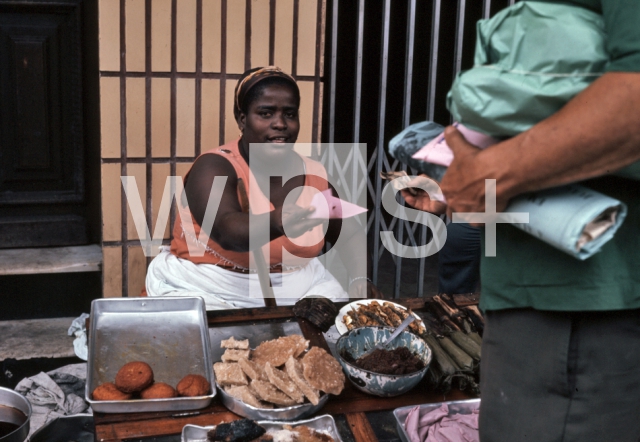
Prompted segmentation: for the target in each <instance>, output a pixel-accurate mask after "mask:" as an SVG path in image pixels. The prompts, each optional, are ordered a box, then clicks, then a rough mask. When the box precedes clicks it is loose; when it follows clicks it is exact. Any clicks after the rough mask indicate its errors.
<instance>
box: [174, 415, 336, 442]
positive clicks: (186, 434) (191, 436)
mask: <svg viewBox="0 0 640 442" xmlns="http://www.w3.org/2000/svg"><path fill="white" fill-rule="evenodd" d="M285 424H286V425H291V426H292V427H297V426H298V425H306V426H307V427H310V428H313V429H314V430H316V431H320V432H323V433H326V434H328V435H329V436H331V437H332V438H333V440H334V441H335V442H343V441H342V438H341V437H340V433H339V432H338V427H337V426H336V422H335V421H334V420H333V417H332V416H331V415H329V414H325V415H323V416H317V417H314V418H313V419H307V420H299V421H295V422H275V421H258V425H260V426H262V427H264V428H265V429H266V430H267V431H269V430H270V429H272V428H273V429H276V430H280V429H281V428H282V426H283V425H285ZM213 428H214V427H213V426H208V427H199V426H197V425H190V424H188V425H185V427H184V428H183V429H182V442H207V431H209V430H211V429H213Z"/></svg>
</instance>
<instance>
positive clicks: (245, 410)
mask: <svg viewBox="0 0 640 442" xmlns="http://www.w3.org/2000/svg"><path fill="white" fill-rule="evenodd" d="M216 385H217V384H216ZM218 390H219V391H220V399H221V400H222V404H223V405H224V406H225V407H227V408H228V409H229V410H230V411H232V412H234V413H235V414H237V415H239V416H244V417H246V418H249V419H253V420H255V421H257V420H268V421H292V420H295V419H302V418H304V417H307V416H310V415H312V414H313V413H315V412H316V411H318V410H320V409H321V408H322V407H324V404H326V403H327V401H328V400H329V395H328V394H326V393H323V394H322V396H320V400H319V401H318V405H313V404H312V403H309V402H307V403H306V404H301V405H292V406H291V407H282V408H256V407H253V406H251V405H248V404H245V403H244V402H242V401H241V400H240V399H236V398H235V397H233V396H231V395H230V394H229V393H227V392H226V391H224V389H223V388H222V387H220V386H219V385H218Z"/></svg>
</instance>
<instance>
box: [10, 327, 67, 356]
mask: <svg viewBox="0 0 640 442" xmlns="http://www.w3.org/2000/svg"><path fill="white" fill-rule="evenodd" d="M74 319H75V318H50V319H26V320H15V321H0V336H2V339H0V361H3V360H5V359H16V360H26V359H34V358H68V357H72V356H75V353H74V351H73V340H74V339H75V336H69V335H67V331H68V330H69V327H70V326H71V322H73V320H74Z"/></svg>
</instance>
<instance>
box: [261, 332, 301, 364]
mask: <svg viewBox="0 0 640 442" xmlns="http://www.w3.org/2000/svg"><path fill="white" fill-rule="evenodd" d="M308 346H309V341H308V340H306V339H305V338H303V337H302V336H300V335H290V336H282V337H279V338H278V339H272V340H270V341H265V342H263V343H262V344H260V345H258V347H256V349H255V350H254V351H253V352H252V353H251V359H252V360H253V361H254V362H255V363H257V364H259V365H261V366H264V365H266V363H267V362H268V363H270V364H271V365H272V366H273V367H280V366H281V365H283V364H284V363H285V362H287V359H289V356H293V357H294V358H297V357H298V356H300V355H301V354H302V353H303V352H304V351H305V350H306V349H307V348H308Z"/></svg>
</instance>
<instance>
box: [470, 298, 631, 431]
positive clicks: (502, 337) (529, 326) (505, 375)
mask: <svg viewBox="0 0 640 442" xmlns="http://www.w3.org/2000/svg"><path fill="white" fill-rule="evenodd" d="M480 389H481V391H482V400H481V407H480V440H481V441H482V442H518V441H535V442H552V441H553V442H556V441H558V442H560V441H562V442H590V441H594V442H595V441H598V442H599V441H602V442H604V441H616V442H638V441H640V310H627V311H619V312H618V311H616V312H574V313H567V312H543V311H535V310H532V309H513V310H500V311H488V312H486V327H485V331H484V336H483V342H482V361H481V373H480Z"/></svg>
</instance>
